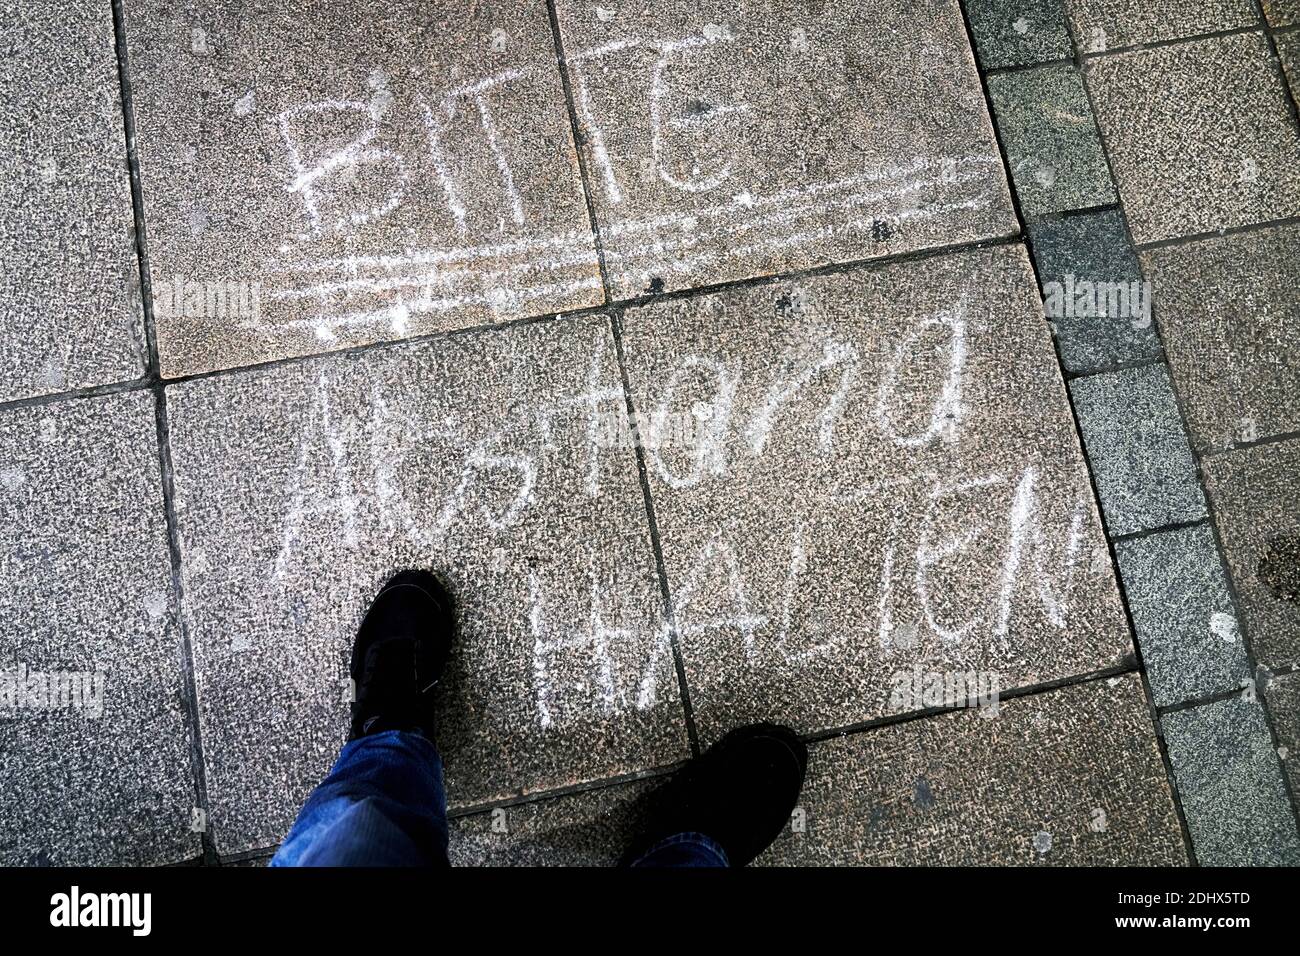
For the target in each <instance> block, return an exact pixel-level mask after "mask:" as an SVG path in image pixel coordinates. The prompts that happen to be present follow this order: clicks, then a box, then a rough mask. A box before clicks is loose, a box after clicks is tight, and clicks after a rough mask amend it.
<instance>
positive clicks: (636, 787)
mask: <svg viewBox="0 0 1300 956" xmlns="http://www.w3.org/2000/svg"><path fill="white" fill-rule="evenodd" d="M661 782H662V781H661V780H653V781H643V782H637V783H630V784H620V785H617V786H613V787H605V788H602V789H600V790H593V791H588V792H585V793H578V794H573V795H571V796H565V797H556V798H553V799H543V800H540V801H537V802H535V803H524V804H520V805H518V806H511V807H497V808H495V809H492V810H489V811H487V812H485V813H476V814H472V815H470V816H464V817H459V818H453V819H452V820H451V823H450V830H451V834H450V836H451V839H450V846H449V848H448V857H449V858H450V859H451V865H452V866H611V865H613V864H615V863H617V862H618V861H619V860H620V859H621V858H622V856H623V853H624V851H626V849H627V847H628V844H629V843H630V842H631V840H632V839H633V838H634V837H635V836H636V834H637V827H638V825H639V824H640V823H641V822H642V821H643V820H644V819H645V799H644V798H645V796H646V795H647V794H649V793H650V792H651V791H653V790H654V788H655V787H656V786H657V785H658V784H659V783H661Z"/></svg>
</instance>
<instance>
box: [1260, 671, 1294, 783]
mask: <svg viewBox="0 0 1300 956" xmlns="http://www.w3.org/2000/svg"><path fill="white" fill-rule="evenodd" d="M1264 698H1265V699H1266V700H1267V701H1268V710H1269V714H1270V715H1272V718H1273V729H1274V730H1275V731H1277V740H1278V756H1279V757H1281V758H1282V766H1283V767H1284V768H1285V770H1286V774H1287V778H1288V780H1289V781H1290V784H1291V793H1292V794H1293V795H1294V796H1296V797H1297V798H1300V672H1293V673H1290V674H1286V675H1283V676H1282V677H1274V678H1272V679H1271V680H1269V681H1268V682H1267V684H1265V686H1264Z"/></svg>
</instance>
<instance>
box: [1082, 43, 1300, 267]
mask: <svg viewBox="0 0 1300 956" xmlns="http://www.w3.org/2000/svg"><path fill="white" fill-rule="evenodd" d="M1085 70H1086V73H1087V81H1088V88H1089V90H1090V91H1091V93H1092V97H1093V103H1094V104H1095V105H1096V108H1097V122H1098V123H1099V124H1100V126H1101V130H1102V134H1103V135H1104V137H1105V140H1106V144H1107V147H1108V150H1109V155H1110V160H1111V164H1112V167H1113V168H1114V171H1115V177H1116V179H1117V181H1118V184H1119V190H1120V194H1121V195H1122V196H1123V198H1124V210H1125V212H1126V213H1127V215H1128V220H1129V225H1130V226H1131V227H1132V230H1133V236H1134V238H1135V240H1136V241H1137V242H1138V243H1139V244H1140V243H1145V242H1152V241H1155V240H1160V239H1169V238H1174V237H1178V236H1189V235H1198V234H1201V233H1210V232H1215V231H1218V230H1220V229H1224V228H1229V227H1234V226H1243V225H1247V224H1250V223H1257V222H1266V221H1270V220H1274V219H1282V218H1286V217H1288V216H1295V215H1298V214H1300V136H1297V133H1296V127H1295V123H1294V121H1293V120H1292V117H1291V114H1290V108H1289V106H1288V103H1287V98H1286V92H1285V90H1284V89H1283V88H1282V83H1281V80H1280V79H1279V78H1278V75H1277V72H1276V68H1275V66H1274V64H1273V62H1272V59H1271V54H1270V51H1269V48H1268V44H1267V43H1266V42H1265V40H1264V36H1263V34H1261V33H1245V34H1237V35H1233V36H1223V37H1214V38H1210V39H1205V40H1194V41H1188V42H1186V43H1178V44H1174V45H1172V46H1166V47H1160V48H1157V49H1151V50H1139V51H1134V52H1130V53H1120V54H1117V55H1115V56H1105V57H1100V58H1098V59H1095V60H1089V61H1088V63H1087V65H1086V67H1085Z"/></svg>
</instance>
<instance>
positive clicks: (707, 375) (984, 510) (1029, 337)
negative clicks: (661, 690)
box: [624, 245, 1132, 739]
mask: <svg viewBox="0 0 1300 956" xmlns="http://www.w3.org/2000/svg"><path fill="white" fill-rule="evenodd" d="M625 328H626V331H625V337H624V341H625V346H626V356H627V363H628V372H629V377H630V380H631V385H632V389H633V396H634V401H635V403H636V407H637V410H638V414H639V415H640V416H641V418H642V422H643V424H644V425H645V426H646V427H645V428H643V437H644V439H645V440H646V442H647V445H648V448H647V467H648V472H649V481H650V485H651V488H652V492H653V498H654V505H655V509H656V514H657V523H658V530H659V534H660V538H661V541H662V546H663V557H664V562H665V564H666V567H667V573H668V579H669V584H670V590H671V594H672V599H673V603H674V611H675V615H676V618H675V623H676V626H677V629H678V632H679V635H680V638H679V640H680V643H681V649H682V655H683V657H684V663H685V669H686V676H687V684H688V685H689V687H690V692H691V703H692V706H693V708H694V711H695V715H696V717H697V719H698V720H699V724H700V729H701V735H702V737H705V738H707V739H714V738H716V737H718V736H720V735H721V733H722V732H724V731H725V730H726V729H727V728H728V727H730V726H733V725H736V724H740V723H745V722H748V721H752V720H761V719H769V720H780V721H785V722H787V723H790V724H792V725H793V726H795V727H796V728H798V729H799V730H801V731H805V732H810V731H814V730H817V729H822V728H828V727H836V726H842V725H847V724H852V723H855V722H857V721H862V720H866V719H869V718H875V717H879V716H881V715H883V714H886V713H890V712H897V711H899V710H909V709H912V708H911V707H910V706H909V705H908V699H909V698H907V697H906V695H903V696H899V695H897V694H895V693H894V691H895V690H896V689H898V683H899V681H900V680H901V678H904V677H906V676H907V675H909V674H911V673H913V671H914V669H918V668H919V669H920V670H921V671H922V672H925V673H928V672H950V671H962V672H969V671H974V672H980V673H985V674H988V672H992V678H991V679H996V680H997V681H998V682H999V685H1000V686H1001V687H1002V688H1003V689H1005V688H1008V687H1014V686H1021V685H1025V684H1033V683H1036V682H1039V681H1044V680H1050V679H1053V678H1058V677H1064V676H1066V675H1070V674H1078V673H1083V672H1088V671H1092V670H1095V669H1097V668H1102V667H1109V666H1113V665H1115V664H1117V663H1119V662H1120V661H1121V660H1123V659H1124V658H1125V657H1126V656H1128V655H1129V654H1130V653H1131V651H1132V647H1131V644H1130V640H1129V636H1128V630H1127V627H1126V625H1125V622H1124V618H1123V614H1122V612H1121V610H1120V604H1119V600H1118V597H1117V594H1116V587H1115V582H1114V577H1113V573H1112V570H1111V566H1110V561H1109V556H1108V554H1107V551H1106V545H1105V542H1104V539H1103V536H1102V533H1101V530H1100V526H1099V521H1098V516H1097V513H1096V509H1095V505H1094V499H1093V496H1092V492H1091V489H1090V486H1089V483H1088V478H1087V473H1086V471H1085V470H1084V467H1083V463H1082V458H1081V456H1080V453H1079V447H1078V444H1077V442H1076V439H1075V433H1074V429H1073V424H1072V420H1071V417H1070V411H1069V406H1068V404H1067V402H1066V396H1065V389H1064V387H1063V386H1062V384H1061V378H1060V372H1059V370H1058V367H1057V364H1056V359H1055V355H1054V352H1053V350H1052V345H1051V338H1050V334H1049V331H1048V328H1047V324H1046V323H1045V322H1044V321H1043V318H1042V314H1041V301H1040V299H1039V297H1038V292H1037V290H1036V288H1035V284H1034V279H1033V274H1032V272H1031V271H1030V268H1029V263H1028V259H1027V257H1026V255H1025V252H1024V249H1023V247H1021V246H1019V245H1016V246H1003V247H997V248H993V249H988V250H980V251H974V252H969V253H965V254H960V255H952V256H943V257H938V258H932V259H928V260H926V261H923V262H914V263H904V264H895V265H890V266H887V267H881V268H874V269H869V270H862V271H857V272H853V273H845V274H838V275H835V276H826V277H820V278H815V279H809V280H797V281H782V282H777V283H773V284H768V285H762V286H753V287H747V288H742V289H735V290H728V291H725V292H720V293H716V294H713V295H708V296H701V297H695V298H692V299H689V300H674V301H665V302H661V303H654V304H652V305H648V306H645V307H642V308H637V309H634V310H630V311H629V312H628V314H627V315H626V327H625Z"/></svg>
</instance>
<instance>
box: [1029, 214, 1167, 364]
mask: <svg viewBox="0 0 1300 956" xmlns="http://www.w3.org/2000/svg"><path fill="white" fill-rule="evenodd" d="M1029 235H1030V238H1031V239H1032V241H1033V253H1034V261H1035V262H1036V263H1037V264H1038V277H1039V279H1040V281H1041V282H1042V284H1043V299H1044V310H1045V311H1046V313H1047V317H1048V319H1049V320H1050V321H1051V323H1052V328H1053V331H1054V332H1055V333H1056V341H1057V346H1058V348H1059V349H1060V353H1061V362H1062V363H1063V364H1064V366H1065V368H1066V369H1067V370H1068V371H1070V372H1073V373H1083V372H1098V371H1103V370H1106V369H1108V368H1113V367H1114V366H1116V365H1121V364H1128V363H1136V362H1144V361H1147V360H1148V359H1154V358H1159V357H1160V337H1159V335H1158V334H1157V332H1156V325H1155V322H1154V320H1153V318H1152V296H1151V291H1150V289H1149V288H1148V287H1147V286H1145V285H1144V284H1143V277H1142V269H1141V267H1140V266H1139V265H1138V259H1137V254H1136V253H1135V252H1134V251H1133V244H1132V243H1131V242H1130V241H1129V238H1128V232H1127V230H1126V229H1125V226H1124V215H1123V213H1121V212H1120V211H1119V210H1118V209H1104V210H1100V211H1098V212H1090V213H1083V214H1080V215H1076V216H1066V217H1062V218H1057V219H1048V220H1041V221H1039V222H1037V223H1034V224H1032V225H1031V226H1030V227H1029Z"/></svg>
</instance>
